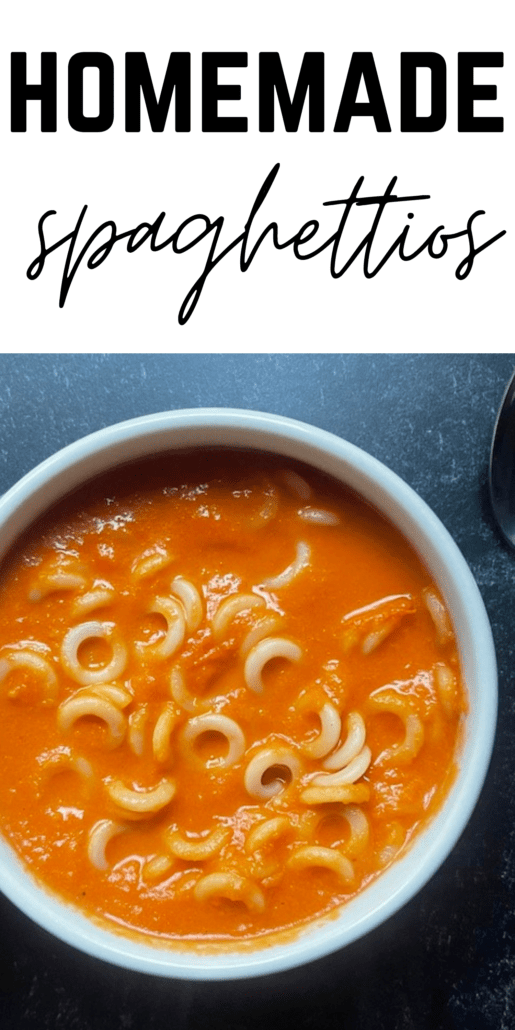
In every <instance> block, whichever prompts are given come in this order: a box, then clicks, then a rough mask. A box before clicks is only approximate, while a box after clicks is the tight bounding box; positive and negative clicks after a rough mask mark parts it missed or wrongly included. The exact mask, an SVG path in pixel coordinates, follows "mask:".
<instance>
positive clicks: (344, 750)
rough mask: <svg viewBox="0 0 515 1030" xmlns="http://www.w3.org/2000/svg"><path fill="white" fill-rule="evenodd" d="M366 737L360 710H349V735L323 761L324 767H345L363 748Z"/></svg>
mask: <svg viewBox="0 0 515 1030" xmlns="http://www.w3.org/2000/svg"><path fill="white" fill-rule="evenodd" d="M365 739H366V728H365V723H364V720H363V716H362V715H360V713H359V712H349V715H348V716H347V737H346V739H345V741H344V743H343V744H342V745H341V747H339V748H338V750H337V751H333V753H332V755H328V756H327V758H326V759H325V760H324V761H323V762H322V765H323V767H324V769H329V770H330V771H333V770H335V769H343V767H344V766H345V765H348V764H349V762H352V759H353V758H356V757H357V755H359V753H360V751H361V750H362V748H363V746H364V744H365Z"/></svg>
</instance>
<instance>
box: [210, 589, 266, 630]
mask: <svg viewBox="0 0 515 1030" xmlns="http://www.w3.org/2000/svg"><path fill="white" fill-rule="evenodd" d="M264 604H265V600H264V598H263V597H258V595H257V594H231V596H230V597H225V598H224V600H223V601H221V602H220V604H219V605H218V608H217V609H216V612H215V614H214V615H213V618H212V619H211V630H212V633H213V639H214V640H221V639H222V637H223V636H224V634H225V633H226V632H227V628H228V626H229V623H230V622H232V620H233V619H234V618H235V617H236V616H237V615H239V613H240V612H245V611H251V610H252V609H253V608H262V607H263V605H264Z"/></svg>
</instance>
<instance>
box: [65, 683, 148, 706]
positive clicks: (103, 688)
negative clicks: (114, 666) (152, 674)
mask: <svg viewBox="0 0 515 1030" xmlns="http://www.w3.org/2000/svg"><path fill="white" fill-rule="evenodd" d="M83 694H87V695H88V696H89V695H91V694H94V695H95V697H103V698H104V699H105V700H106V701H110V702H111V704H113V705H114V706H115V708H127V705H130V703H131V701H134V695H133V694H132V693H131V691H130V690H127V687H122V685H121V684H120V683H97V684H95V683H93V684H92V685H91V686H90V687H79V689H78V690H76V691H75V693H74V695H73V696H74V697H81V696H82V695H83Z"/></svg>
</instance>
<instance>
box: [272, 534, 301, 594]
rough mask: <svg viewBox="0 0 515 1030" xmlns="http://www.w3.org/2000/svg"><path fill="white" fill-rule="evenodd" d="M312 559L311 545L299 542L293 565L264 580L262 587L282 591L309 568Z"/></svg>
mask: <svg viewBox="0 0 515 1030" xmlns="http://www.w3.org/2000/svg"><path fill="white" fill-rule="evenodd" d="M310 558H311V548H310V546H309V544H306V543H305V542H304V541H303V540H299V541H298V543H297V546H296V549H295V558H294V560H293V561H292V562H291V564H290V565H287V566H286V568H285V569H283V571H282V572H279V573H278V574H277V576H268V578H267V579H264V580H263V583H262V586H264V587H265V588H266V589H267V590H280V589H281V587H285V586H288V584H289V583H291V582H292V580H294V579H295V578H296V576H298V575H299V572H302V570H303V569H306V568H307V567H308V565H309V562H310Z"/></svg>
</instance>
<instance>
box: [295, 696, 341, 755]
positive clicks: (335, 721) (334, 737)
mask: <svg viewBox="0 0 515 1030" xmlns="http://www.w3.org/2000/svg"><path fill="white" fill-rule="evenodd" d="M317 715H318V718H319V719H320V733H319V734H318V736H316V737H315V739H314V740H310V741H309V742H308V743H307V744H303V745H302V750H303V752H304V754H305V755H307V756H308V758H324V756H325V755H327V754H329V752H330V751H332V750H333V748H334V747H336V744H337V743H338V741H339V739H340V731H341V726H342V722H341V719H340V715H339V712H338V710H337V709H336V708H335V706H334V705H333V704H331V702H330V701H326V702H325V704H323V705H322V707H321V708H320V709H319V710H318V712H317Z"/></svg>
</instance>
